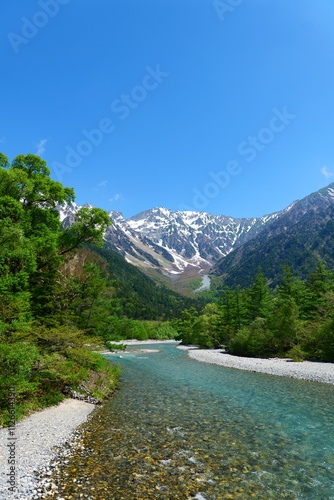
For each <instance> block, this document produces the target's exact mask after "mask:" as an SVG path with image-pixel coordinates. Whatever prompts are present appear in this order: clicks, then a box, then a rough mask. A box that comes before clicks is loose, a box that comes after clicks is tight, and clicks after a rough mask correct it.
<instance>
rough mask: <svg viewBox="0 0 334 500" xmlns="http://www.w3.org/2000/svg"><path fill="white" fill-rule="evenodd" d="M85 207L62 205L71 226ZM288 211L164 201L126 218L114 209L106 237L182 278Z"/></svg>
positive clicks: (130, 256) (128, 254)
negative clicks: (219, 210) (227, 211)
mask: <svg viewBox="0 0 334 500" xmlns="http://www.w3.org/2000/svg"><path fill="white" fill-rule="evenodd" d="M83 206H88V207H89V206H91V205H90V204H86V205H83ZM79 208H80V206H78V205H76V204H75V203H73V204H72V205H68V206H62V207H59V211H60V216H61V220H62V222H63V225H64V226H65V227H66V226H68V225H70V224H72V223H73V222H74V216H75V213H76V212H77V211H78V210H79ZM287 210H288V209H287ZM283 213H284V211H283V212H278V213H274V214H270V215H266V216H264V217H261V218H258V219H256V218H245V219H236V218H233V217H225V216H223V215H219V216H215V215H211V214H209V213H205V212H202V213H201V212H190V211H188V212H173V211H172V210H168V209H166V208H162V207H159V208H153V209H151V210H147V211H144V212H141V213H140V214H138V215H135V216H133V217H131V218H130V219H127V220H126V219H124V218H123V216H122V214H121V213H119V212H115V211H111V212H109V216H110V220H111V222H112V225H111V226H110V227H109V228H108V229H107V231H106V233H105V241H106V246H107V247H108V248H110V249H112V250H116V251H117V252H119V253H120V254H122V255H123V256H124V257H125V259H126V260H127V261H128V262H131V263H132V264H135V265H137V266H139V267H141V268H142V269H144V270H145V269H146V270H148V269H155V270H158V271H159V272H160V273H162V274H164V275H165V276H168V277H170V278H172V279H176V278H177V277H178V276H180V275H182V274H183V273H184V272H189V270H192V271H194V272H200V271H204V270H208V269H210V268H211V266H212V265H213V264H214V263H215V262H217V261H218V260H219V259H220V258H221V257H224V256H226V255H228V254H229V253H230V252H231V251H232V250H233V249H235V248H238V247H239V246H240V245H242V244H243V243H245V242H246V241H248V240H249V239H251V238H254V237H255V236H256V235H257V234H259V233H260V232H261V231H262V230H263V229H264V228H265V227H266V226H267V225H268V224H270V223H271V222H273V221H274V220H277V219H278V218H280V217H281V216H282V214H283Z"/></svg>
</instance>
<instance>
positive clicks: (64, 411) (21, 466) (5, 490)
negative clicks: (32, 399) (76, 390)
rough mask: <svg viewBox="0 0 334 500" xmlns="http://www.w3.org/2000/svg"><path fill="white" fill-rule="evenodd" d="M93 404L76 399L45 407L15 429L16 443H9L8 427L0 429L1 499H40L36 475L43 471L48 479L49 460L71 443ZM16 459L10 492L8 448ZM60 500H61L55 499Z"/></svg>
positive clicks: (40, 489)
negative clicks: (12, 489)
mask: <svg viewBox="0 0 334 500" xmlns="http://www.w3.org/2000/svg"><path fill="white" fill-rule="evenodd" d="M94 408H95V405H93V404H90V403H86V402H85V401H79V400H76V399H65V400H64V401H62V402H61V403H60V404H58V405H56V406H52V407H50V408H46V409H45V410H42V411H39V412H37V413H34V414H33V415H30V416H29V417H26V418H24V419H23V420H21V421H20V422H18V423H17V424H16V426H15V430H14V434H15V437H16V441H10V440H9V436H10V435H9V428H6V427H5V428H2V429H0V500H14V499H15V500H16V499H18V500H35V499H38V498H42V497H43V493H42V488H41V486H42V485H40V484H39V482H38V479H37V477H36V476H35V473H37V472H42V471H44V472H46V473H47V474H48V475H50V476H51V470H50V467H49V464H50V461H51V460H54V459H56V458H57V456H58V454H59V448H58V449H57V448H55V447H62V446H64V445H66V444H69V442H71V441H73V443H74V438H75V434H74V431H75V430H76V428H77V427H78V426H79V425H80V424H82V423H84V422H85V421H86V420H87V418H88V415H89V414H90V413H91V412H92V411H93V410H94ZM13 442H15V449H14V448H13V447H12V452H13V455H12V456H14V455H15V456H14V458H15V484H16V487H17V488H16V490H15V491H14V492H11V491H10V490H9V487H10V484H9V483H8V482H7V481H8V480H9V477H8V476H7V474H9V473H10V464H8V460H9V458H10V457H9V454H10V448H9V447H8V443H13ZM58 498H59V499H60V497H58Z"/></svg>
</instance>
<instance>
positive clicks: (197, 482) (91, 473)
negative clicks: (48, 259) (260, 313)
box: [45, 344, 334, 500]
mask: <svg viewBox="0 0 334 500" xmlns="http://www.w3.org/2000/svg"><path fill="white" fill-rule="evenodd" d="M146 347H147V348H150V347H152V348H153V346H145V348H146ZM154 348H157V346H156V344H155V345H154ZM129 349H130V350H131V349H132V350H136V349H138V346H133V347H132V348H129ZM159 349H161V351H160V352H155V353H145V354H144V357H143V354H141V353H132V354H123V355H122V356H123V357H122V358H119V357H118V356H116V355H114V356H110V357H111V358H113V359H114V360H115V361H117V362H118V363H120V364H121V365H122V366H123V367H125V370H124V371H123V376H122V386H121V390H120V391H118V392H117V394H116V395H115V397H114V398H113V399H112V400H111V401H110V402H109V403H108V404H106V405H105V406H104V407H103V408H102V409H101V410H99V411H98V412H97V413H96V415H95V417H94V418H93V419H92V420H91V422H89V423H88V424H87V425H86V431H85V434H84V441H83V444H84V448H83V449H82V450H79V451H77V452H76V454H75V456H74V457H73V458H72V459H71V460H70V462H69V464H67V465H65V464H64V466H63V467H62V470H61V472H60V479H59V481H60V483H61V485H62V489H61V490H60V492H61V496H62V497H63V498H79V496H76V495H78V492H80V494H81V495H83V496H81V498H87V499H91V500H95V499H102V498H105V499H129V500H130V499H131V500H134V499H164V500H166V499H175V500H176V499H177V500H179V499H180V500H183V499H184V500H188V499H193V498H197V499H202V500H203V499H205V500H219V499H227V498H238V499H243V500H246V499H252V498H258V499H260V498H261V499H271V498H272V499H280V498H287V499H312V500H316V499H323V500H325V499H326V500H330V499H334V473H333V464H334V417H333V396H334V387H333V386H330V385H328V384H319V383H314V382H305V381H299V380H292V379H288V378H284V377H275V376H270V375H264V374H255V373H250V372H245V371H238V370H233V369H229V368H223V367H219V366H216V365H210V364H206V363H199V362H197V361H195V360H191V359H189V358H188V356H187V353H186V352H184V351H181V350H178V349H175V346H174V345H173V344H165V345H162V344H161V345H159ZM71 495H72V496H71ZM45 498H47V497H45Z"/></svg>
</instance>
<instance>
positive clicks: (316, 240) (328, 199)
mask: <svg viewBox="0 0 334 500" xmlns="http://www.w3.org/2000/svg"><path fill="white" fill-rule="evenodd" d="M318 259H321V260H323V261H324V262H325V263H326V264H327V266H328V267H330V268H332V269H334V183H332V184H330V185H329V186H327V187H326V188H323V189H321V190H319V191H317V192H315V193H312V194H310V195H309V196H306V197H305V198H303V199H302V200H299V201H296V202H294V203H293V204H292V206H291V207H290V210H288V211H286V212H285V213H284V214H282V215H281V217H279V218H278V219H277V220H275V221H272V224H269V225H268V226H267V227H265V228H264V229H263V231H262V232H261V233H260V234H259V235H257V236H255V237H254V238H253V239H252V240H250V241H248V242H246V243H245V244H244V245H242V246H241V247H239V248H237V249H235V250H234V251H232V252H231V253H230V254H229V255H228V256H226V257H225V258H223V259H220V260H219V261H218V262H217V263H216V264H215V266H214V268H213V272H214V274H216V275H218V276H220V277H221V278H222V281H223V283H224V284H225V285H229V286H236V285H238V284H239V285H241V286H248V285H250V284H251V283H252V282H253V281H254V278H255V275H256V272H257V269H258V267H261V268H262V271H263V272H264V274H265V276H266V277H267V278H268V280H269V281H270V282H271V284H272V286H276V285H277V283H278V281H279V279H280V276H281V266H282V265H289V266H290V267H291V268H292V269H293V272H294V273H295V274H296V275H297V276H299V277H301V278H305V277H306V276H307V275H308V274H309V272H310V271H312V270H313V269H315V267H316V264H317V260H318Z"/></svg>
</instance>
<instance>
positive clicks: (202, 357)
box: [178, 346, 334, 384]
mask: <svg viewBox="0 0 334 500" xmlns="http://www.w3.org/2000/svg"><path fill="white" fill-rule="evenodd" d="M178 348H179V349H180V348H181V349H187V350H188V355H189V356H190V357H191V358H193V359H196V360H197V361H203V362H204V363H212V364H215V365H221V366H225V367H227V368H236V369H238V370H248V371H251V372H259V373H268V374H269V375H279V376H281V377H292V378H298V379H303V380H310V381H312V382H324V383H326V384H334V363H320V362H314V361H302V362H298V361H291V360H289V359H282V358H270V359H259V358H244V357H241V356H232V355H231V354H227V353H226V352H225V351H224V350H216V349H194V347H193V346H191V347H187V346H179V347H178Z"/></svg>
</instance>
